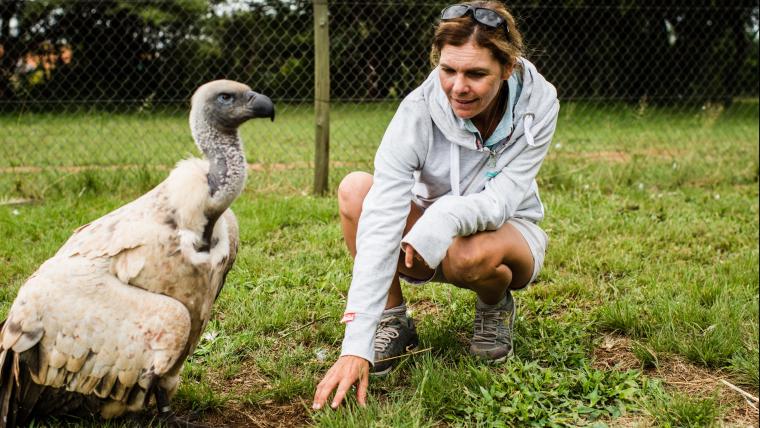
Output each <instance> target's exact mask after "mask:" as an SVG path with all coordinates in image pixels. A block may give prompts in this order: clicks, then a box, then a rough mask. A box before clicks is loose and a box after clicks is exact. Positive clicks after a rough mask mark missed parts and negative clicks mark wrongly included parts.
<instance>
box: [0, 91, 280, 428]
mask: <svg viewBox="0 0 760 428" xmlns="http://www.w3.org/2000/svg"><path fill="white" fill-rule="evenodd" d="M223 82H225V84H224V85H221V86H222V87H223V88H227V87H230V86H231V87H232V89H229V91H230V92H234V91H238V92H241V93H243V94H248V93H251V94H255V93H253V92H251V91H250V89H248V88H247V87H245V86H244V85H241V84H236V83H235V82H228V81H223ZM212 83H215V82H212ZM208 85H211V86H212V88H213V87H214V85H213V84H207V85H204V86H208ZM237 85H239V86H240V87H238V86H237ZM217 86H218V85H217ZM203 88H204V87H201V89H203ZM201 89H199V92H197V93H196V96H199V95H198V94H199V93H200V92H201ZM217 89H218V88H217ZM246 89H247V91H246ZM208 91H210V89H207V90H206V92H208ZM214 94H215V93H214ZM214 94H212V95H214ZM255 95H258V94H255ZM207 97H208V96H207ZM250 97H253V95H250ZM261 97H263V96H261ZM201 98H202V97H201ZM263 99H265V100H266V101H267V102H269V101H268V99H266V97H263ZM201 101H203V100H201ZM201 101H196V97H194V98H193V111H192V113H191V127H192V128H193V135H194V137H195V139H196V143H197V144H198V145H199V147H201V150H203V151H204V153H205V154H206V156H207V158H209V159H210V161H209V160H200V159H190V160H185V161H181V162H180V163H179V164H178V165H177V167H176V168H175V169H174V170H173V171H172V172H171V173H170V175H169V177H168V178H167V179H166V180H164V181H163V182H162V183H160V184H159V185H158V186H156V187H155V188H154V189H153V190H151V191H150V192H148V193H146V194H145V195H143V196H141V197H140V198H138V199H136V200H134V201H132V202H131V203H129V204H127V205H124V206H122V207H121V208H119V209H117V210H115V211H113V212H111V213H109V214H107V215H105V216H103V217H101V218H100V219H98V220H96V221H93V222H91V223H89V224H86V225H84V226H82V227H80V228H79V229H77V230H76V231H75V232H74V234H73V235H72V236H71V237H70V238H69V240H68V241H67V242H66V243H65V244H64V245H63V247H61V248H60V249H59V251H58V252H57V253H56V254H55V256H53V257H52V258H50V259H49V260H47V261H46V262H45V263H44V264H42V266H40V267H39V269H38V270H37V271H36V272H35V273H34V274H33V275H32V276H31V277H30V278H29V279H28V280H27V281H26V283H25V284H24V285H23V286H22V287H21V289H20V290H19V293H18V296H17V297H16V299H15V300H14V302H13V305H12V306H11V308H10V310H9V312H8V318H7V319H6V321H5V322H4V324H3V327H2V330H1V331H0V415H2V417H3V419H2V420H0V426H14V425H16V424H25V423H27V422H28V420H29V418H30V417H37V416H42V415H45V414H81V413H99V414H100V416H102V417H104V418H111V417H115V416H120V415H122V414H124V413H125V412H132V411H137V410H140V409H142V408H143V407H144V406H145V405H147V404H148V402H149V401H150V400H151V399H152V398H153V397H155V398H156V401H157V404H158V405H159V407H162V406H163V407H167V406H168V399H169V398H170V397H171V396H172V395H173V394H174V392H175V391H176V389H177V386H178V382H179V373H180V369H181V367H182V364H183V362H184V361H185V359H186V357H187V356H188V355H189V354H190V353H192V351H193V350H194V348H195V346H196V345H197V344H198V341H199V338H200V335H201V332H202V331H203V329H204V328H205V326H206V324H207V323H208V321H209V318H210V315H211V306H212V304H213V302H214V300H215V299H216V297H217V296H218V294H219V292H220V291H221V289H222V286H223V285H224V281H225V278H226V275H227V273H228V272H229V270H230V268H231V267H232V265H233V263H234V261H235V256H236V253H237V247H238V226H237V221H236V219H235V216H234V215H233V214H232V211H230V210H229V209H228V206H229V204H230V203H231V202H232V201H233V200H234V199H235V197H236V196H237V195H238V194H239V193H240V191H241V190H242V187H243V183H244V181H245V159H244V157H243V155H242V148H241V146H240V141H239V138H238V136H237V125H239V124H240V123H242V122H243V121H245V120H246V119H247V118H250V117H257V116H261V115H263V114H264V113H261V112H259V113H257V114H253V113H252V112H250V111H249V112H248V113H246V114H247V117H243V118H242V120H240V122H239V123H237V124H235V126H233V127H232V128H224V127H222V128H223V129H222V131H219V130H218V128H219V127H218V126H216V123H215V122H214V121H213V120H204V119H203V117H205V116H208V114H209V113H208V112H205V113H204V112H203V109H202V108H201V107H203V105H202V104H203V103H201ZM205 101H207V102H208V103H211V104H213V103H214V102H215V100H214V99H213V96H211V98H210V101H209V100H205ZM252 103H253V98H251V99H250V100H248V101H247V102H246V103H244V104H246V105H247V104H252ZM269 103H270V104H269V105H270V106H271V102H269ZM197 104H201V105H197ZM249 110H251V109H249ZM194 115H195V119H193V117H194ZM269 115H271V116H272V117H273V115H274V113H273V109H272V110H271V111H270V112H269ZM220 144H222V145H223V147H222V148H221V149H219V147H218V146H219V145H220ZM220 164H223V165H224V167H223V168H220V167H219V165H220ZM241 168H242V169H241ZM159 410H160V412H163V410H161V409H159ZM167 412H168V411H167Z"/></svg>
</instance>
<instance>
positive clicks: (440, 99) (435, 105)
mask: <svg viewBox="0 0 760 428" xmlns="http://www.w3.org/2000/svg"><path fill="white" fill-rule="evenodd" d="M518 62H519V64H520V65H521V67H519V66H518V67H516V68H515V72H522V84H523V89H522V92H521V93H520V98H519V99H518V100H517V105H516V106H515V111H514V126H515V129H514V132H513V133H512V136H511V138H510V141H514V140H516V139H518V138H520V137H522V136H523V135H525V137H526V139H527V140H528V141H527V142H528V144H529V145H533V134H532V132H531V129H532V128H533V127H534V126H536V125H537V124H538V123H536V122H540V121H541V119H543V118H544V117H545V116H547V113H549V112H550V111H551V110H552V108H553V105H554V103H555V101H556V99H557V90H556V89H555V88H554V86H553V85H552V84H551V83H549V82H547V81H546V79H544V77H543V76H542V75H541V74H540V73H539V72H538V70H536V67H535V66H534V65H533V63H531V62H530V61H528V60H527V59H525V58H519V59H518ZM421 89H422V96H423V98H424V99H425V102H426V103H427V106H428V110H429V111H430V117H431V119H432V120H433V122H434V123H435V125H436V126H437V127H438V128H439V129H440V130H441V132H442V133H443V134H444V135H446V136H448V137H449V139H450V140H451V141H452V142H453V143H455V144H456V145H458V146H461V147H464V148H468V149H471V150H481V148H480V147H479V145H478V142H477V139H476V137H475V134H473V133H472V132H470V131H468V130H467V129H465V128H464V122H463V121H462V119H460V118H459V117H457V116H456V115H455V114H454V110H452V108H451V105H450V104H449V100H448V98H447V97H446V93H445V92H444V91H443V88H442V87H441V81H440V79H439V78H438V67H436V68H435V69H434V70H433V71H432V72H431V73H430V75H429V76H428V77H427V79H425V82H424V83H423V84H422V86H421ZM537 118H538V120H536V119H537ZM534 123H536V125H534ZM526 129H527V131H528V132H527V133H526Z"/></svg>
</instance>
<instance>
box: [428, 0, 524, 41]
mask: <svg viewBox="0 0 760 428" xmlns="http://www.w3.org/2000/svg"><path fill="white" fill-rule="evenodd" d="M467 15H470V16H471V17H472V19H474V20H475V22H477V23H478V24H481V25H485V26H486V27H488V28H499V27H504V36H505V37H509V27H507V21H505V20H504V18H502V17H501V15H499V14H498V13H496V11H494V10H491V9H487V8H485V7H475V6H470V5H468V4H455V5H451V6H449V7H447V8H445V9H443V10H442V11H441V21H448V20H451V19H457V18H461V17H463V16H467Z"/></svg>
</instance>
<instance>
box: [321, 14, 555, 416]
mask: <svg viewBox="0 0 760 428" xmlns="http://www.w3.org/2000/svg"><path fill="white" fill-rule="evenodd" d="M521 55H522V36H521V35H520V33H519V31H518V30H517V27H516V26H515V20H514V18H513V17H512V15H511V14H510V13H509V11H508V10H507V9H506V8H505V7H504V5H502V4H501V3H499V2H496V1H476V2H469V3H464V4H457V5H452V6H449V7H447V8H445V9H444V10H443V11H442V13H441V20H440V22H439V24H438V26H437V28H436V31H435V37H434V41H433V47H432V52H431V60H432V61H433V63H434V64H437V67H436V69H435V70H433V72H432V73H431V74H430V76H429V77H428V78H427V79H426V80H425V82H424V83H423V84H422V85H421V86H419V87H418V88H417V89H415V90H414V91H413V92H412V93H411V94H409V96H407V97H406V98H405V99H404V100H403V101H402V103H401V105H400V106H399V108H398V110H397V112H396V114H395V116H394V117H393V119H392V121H391V123H390V125H389V126H388V129H387V130H386V133H385V135H384V136H383V140H382V143H381V144H380V147H379V149H378V151H377V154H376V157H375V174H374V176H372V175H370V174H367V173H363V172H353V173H351V174H349V175H348V176H346V177H345V178H344V179H343V181H342V182H341V184H340V187H339V189H338V200H339V207H340V216H341V225H342V227H343V234H344V237H345V239H346V243H347V245H348V248H349V251H350V252H351V255H352V256H354V269H353V280H352V283H351V288H350V290H349V293H348V303H347V306H346V312H345V314H344V316H343V319H342V322H344V323H345V324H346V331H345V336H344V339H343V347H342V352H341V356H340V358H339V359H338V361H336V362H335V364H334V365H333V366H332V368H330V370H329V371H328V372H327V374H326V375H325V377H324V378H323V380H322V381H321V382H320V384H319V385H318V387H317V390H316V393H315V395H314V404H313V407H314V408H315V409H319V408H321V407H322V406H323V405H324V404H325V403H326V401H327V399H328V398H329V396H330V394H332V392H333V391H334V390H336V388H337V390H336V393H335V396H334V398H333V400H332V403H331V406H332V407H333V408H335V407H337V406H338V405H339V404H340V403H341V401H342V400H343V398H344V397H345V394H346V393H347V391H348V390H349V388H350V387H351V386H352V385H354V384H355V383H357V382H358V388H357V399H358V402H359V404H360V405H364V404H365V400H366V394H367V386H368V383H369V380H368V373H369V372H370V366H372V367H371V371H372V372H374V373H376V374H384V373H387V372H388V371H389V370H390V368H391V367H392V364H393V363H394V362H395V361H397V360H394V359H393V357H397V356H399V355H401V354H403V353H404V352H406V351H408V350H409V349H411V348H413V347H415V346H416V345H417V334H416V331H415V327H414V322H413V321H412V320H411V319H409V318H408V317H407V315H406V306H405V305H404V300H403V295H402V291H401V287H400V283H399V277H401V278H403V279H405V280H407V281H408V282H412V283H424V282H426V281H430V280H434V281H438V282H445V283H450V284H453V285H455V286H458V287H463V288H467V289H470V290H472V291H474V292H475V293H476V294H477V303H476V305H475V326H474V334H473V337H472V340H471V345H470V353H471V354H473V355H475V356H477V357H480V358H483V359H485V360H491V361H503V360H504V359H506V358H507V357H508V356H509V355H510V354H511V353H512V329H513V323H514V319H515V305H514V301H513V299H512V294H511V292H510V290H516V289H520V288H523V287H525V286H526V285H528V284H529V283H530V282H531V281H533V280H535V278H536V276H537V275H538V273H539V270H540V268H541V266H542V264H543V259H544V254H545V251H546V246H547V241H548V239H547V237H546V234H545V233H544V232H543V231H542V230H541V229H540V228H539V227H538V225H537V222H538V221H540V220H541V219H542V218H543V214H544V210H543V206H542V204H541V201H540V199H539V197H538V189H537V187H536V181H535V176H536V174H537V173H538V170H539V168H540V166H541V163H542V161H543V159H544V157H545V156H546V152H547V150H548V148H549V146H550V141H551V138H552V136H553V134H554V129H555V126H556V121H557V113H558V112H559V102H558V101H557V94H556V90H555V89H554V87H553V86H552V85H551V84H550V83H548V82H546V80H544V78H543V77H542V76H541V75H540V74H539V73H538V72H537V71H536V69H535V67H534V66H533V64H531V63H530V62H528V61H527V60H526V59H524V58H522V56H521Z"/></svg>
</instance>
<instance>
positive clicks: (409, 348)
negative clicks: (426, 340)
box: [369, 338, 419, 377]
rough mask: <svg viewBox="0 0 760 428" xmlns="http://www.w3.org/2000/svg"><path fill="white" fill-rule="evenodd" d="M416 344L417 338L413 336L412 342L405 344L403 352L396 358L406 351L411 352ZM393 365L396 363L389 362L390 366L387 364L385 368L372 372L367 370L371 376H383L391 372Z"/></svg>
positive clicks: (415, 347) (417, 343)
mask: <svg viewBox="0 0 760 428" xmlns="http://www.w3.org/2000/svg"><path fill="white" fill-rule="evenodd" d="M418 345H419V342H418V340H417V339H416V338H415V339H414V340H413V341H412V343H410V344H409V345H407V346H406V350H405V351H404V353H403V354H401V355H399V356H398V357H397V358H398V359H400V358H401V357H403V356H404V355H405V354H407V353H409V352H411V351H414V350H415V349H417V346H418ZM394 367H396V364H395V363H394V364H391V365H390V366H388V367H387V368H386V369H385V370H382V371H379V372H373V371H370V372H369V375H370V376H373V377H383V376H385V375H387V374H388V373H390V372H391V370H393V368H394Z"/></svg>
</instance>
